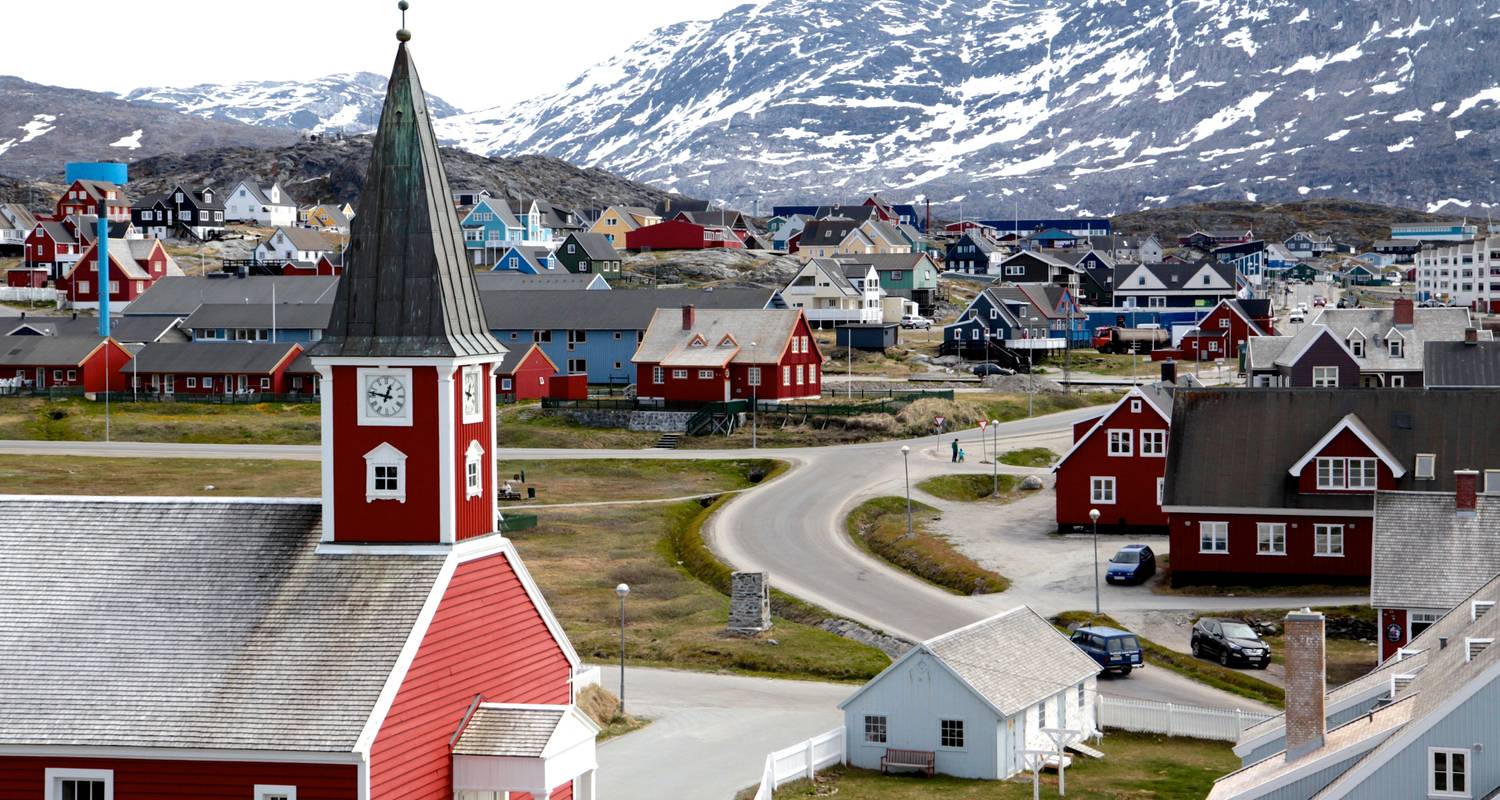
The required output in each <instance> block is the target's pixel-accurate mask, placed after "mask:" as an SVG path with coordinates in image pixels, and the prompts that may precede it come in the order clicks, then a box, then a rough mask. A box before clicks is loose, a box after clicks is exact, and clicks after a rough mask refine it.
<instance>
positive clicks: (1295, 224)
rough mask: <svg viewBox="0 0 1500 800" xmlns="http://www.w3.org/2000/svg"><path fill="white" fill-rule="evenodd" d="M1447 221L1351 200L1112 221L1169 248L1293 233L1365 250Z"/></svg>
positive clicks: (1166, 211)
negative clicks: (1192, 239)
mask: <svg viewBox="0 0 1500 800" xmlns="http://www.w3.org/2000/svg"><path fill="white" fill-rule="evenodd" d="M1446 218H1447V217H1442V216H1438V215H1436V214H1426V213H1423V212H1420V211H1411V210H1408V209H1404V208H1394V207H1392V206H1384V205H1379V204H1376V203H1361V202H1356V201H1353V200H1336V199H1334V200H1302V201H1298V202H1292V203H1250V202H1245V201H1223V202H1216V203H1194V204H1191V205H1184V206H1176V207H1173V208H1157V209H1152V210H1150V211H1138V212H1134V213H1130V214H1121V215H1119V216H1117V217H1115V218H1114V219H1113V220H1112V224H1113V226H1114V229H1115V230H1116V231H1118V232H1121V233H1156V234H1158V235H1160V236H1161V237H1162V244H1164V245H1167V246H1171V245H1172V244H1174V243H1175V241H1176V237H1177V236H1180V235H1183V234H1187V233H1191V232H1193V231H1194V230H1198V229H1208V228H1250V229H1251V230H1253V231H1255V235H1256V236H1258V237H1260V238H1262V239H1265V240H1267V241H1278V242H1279V241H1282V240H1283V239H1286V238H1287V237H1288V236H1291V235H1292V234H1293V233H1296V232H1297V231H1315V232H1318V233H1326V234H1329V235H1330V236H1332V237H1333V238H1334V240H1335V241H1339V242H1345V243H1347V244H1352V245H1354V246H1356V247H1360V248H1364V247H1368V246H1369V244H1370V242H1373V241H1375V240H1376V239H1386V238H1389V237H1390V233H1391V225H1393V224H1396V223H1400V222H1427V221H1433V220H1438V219H1446Z"/></svg>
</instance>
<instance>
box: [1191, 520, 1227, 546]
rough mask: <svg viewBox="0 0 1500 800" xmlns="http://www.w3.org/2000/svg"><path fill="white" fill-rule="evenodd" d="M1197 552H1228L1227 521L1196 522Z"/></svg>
mask: <svg viewBox="0 0 1500 800" xmlns="http://www.w3.org/2000/svg"><path fill="white" fill-rule="evenodd" d="M1198 552H1200V553H1228V552H1229V523H1228V522H1200V523H1198Z"/></svg>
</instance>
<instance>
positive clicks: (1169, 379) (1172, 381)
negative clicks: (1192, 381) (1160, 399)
mask: <svg viewBox="0 0 1500 800" xmlns="http://www.w3.org/2000/svg"><path fill="white" fill-rule="evenodd" d="M1161 382H1162V383H1165V384H1169V385H1172V386H1176V385H1177V362H1176V361H1173V360H1172V359H1170V358H1169V359H1167V360H1166V361H1163V362H1161Z"/></svg>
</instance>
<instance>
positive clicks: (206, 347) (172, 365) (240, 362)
mask: <svg viewBox="0 0 1500 800" xmlns="http://www.w3.org/2000/svg"><path fill="white" fill-rule="evenodd" d="M296 349H298V346H297V345H295V344H292V343H290V342H156V343H154V344H148V345H146V346H145V347H143V348H141V351H140V352H139V353H136V355H135V363H134V367H135V369H136V371H138V372H172V373H204V374H209V375H219V374H223V373H229V372H243V373H247V374H255V375H259V374H265V373H269V372H270V371H271V370H273V369H275V368H276V365H277V364H280V363H281V362H282V360H284V359H285V358H286V357H287V354H288V353H290V352H292V351H293V350H296Z"/></svg>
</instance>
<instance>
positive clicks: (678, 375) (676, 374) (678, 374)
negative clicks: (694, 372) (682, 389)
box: [672, 369, 688, 381]
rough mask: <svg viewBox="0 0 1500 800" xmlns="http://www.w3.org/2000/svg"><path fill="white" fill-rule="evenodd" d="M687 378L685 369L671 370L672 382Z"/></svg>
mask: <svg viewBox="0 0 1500 800" xmlns="http://www.w3.org/2000/svg"><path fill="white" fill-rule="evenodd" d="M687 376H688V371H687V370H685V369H674V370H672V380H674V381H685V380H687Z"/></svg>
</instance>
